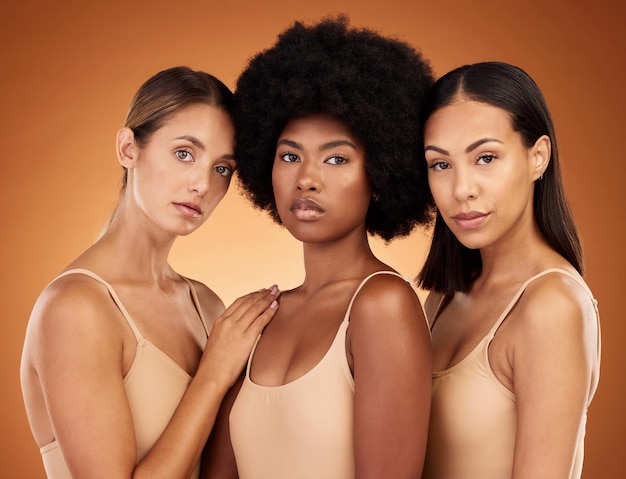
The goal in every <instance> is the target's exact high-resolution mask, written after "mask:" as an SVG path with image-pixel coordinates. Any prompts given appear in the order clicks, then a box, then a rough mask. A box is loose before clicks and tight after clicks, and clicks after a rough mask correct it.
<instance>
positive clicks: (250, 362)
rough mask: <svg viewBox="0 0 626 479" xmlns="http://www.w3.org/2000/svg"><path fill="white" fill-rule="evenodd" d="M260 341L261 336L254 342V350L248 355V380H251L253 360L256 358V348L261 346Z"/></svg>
mask: <svg viewBox="0 0 626 479" xmlns="http://www.w3.org/2000/svg"><path fill="white" fill-rule="evenodd" d="M259 339H261V335H260V334H259V335H258V336H257V338H256V341H255V342H254V346H252V350H251V351H250V354H249V355H248V364H247V365H246V379H248V380H249V379H250V368H251V367H252V358H253V357H254V352H255V351H256V347H257V346H258V344H259Z"/></svg>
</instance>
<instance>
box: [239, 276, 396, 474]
mask: <svg viewBox="0 0 626 479" xmlns="http://www.w3.org/2000/svg"><path fill="white" fill-rule="evenodd" d="M377 274H393V275H396V276H399V275H398V274H397V273H394V272H391V271H378V272H376V273H374V274H371V275H369V276H368V277H367V278H365V279H364V280H363V281H362V282H361V284H360V285H359V287H358V288H357V290H356V292H355V293H354V295H353V296H352V299H351V300H350V304H349V306H348V310H347V311H346V314H345V316H344V320H343V322H342V323H341V325H340V326H339V330H338V331H337V334H336V336H335V339H334V340H333V342H332V344H331V346H330V348H329V350H328V351H327V352H326V354H325V355H324V357H323V358H322V359H321V360H320V362H319V363H317V365H316V366H315V367H314V368H313V369H311V370H310V371H309V372H307V373H306V374H305V375H304V376H301V377H300V378H298V379H296V380H294V381H291V382H289V383H287V384H284V385H282V386H260V385H258V384H256V383H254V382H252V381H251V380H250V367H251V364H252V359H253V356H254V349H253V351H252V353H251V354H250V359H249V360H248V367H247V369H246V376H245V379H244V381H243V384H242V386H241V390H240V391H239V394H238V396H237V399H236V400H235V403H234V404H233V407H232V410H231V413H230V419H229V420H230V437H231V443H232V446H233V450H234V453H235V459H236V461H237V469H238V471H239V478H240V479H309V478H310V479H353V478H354V444H353V442H354V441H353V421H354V379H353V378H352V373H351V372H350V366H349V364H348V359H347V357H346V330H347V327H348V322H349V320H350V310H351V308H352V304H353V302H354V299H355V297H356V295H357V294H358V292H359V291H360V290H361V288H362V287H363V285H364V284H365V283H366V282H367V281H368V280H369V279H370V278H371V277H373V276H375V275H377ZM257 344H258V340H257ZM255 349H256V346H255Z"/></svg>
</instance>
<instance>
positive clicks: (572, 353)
mask: <svg viewBox="0 0 626 479" xmlns="http://www.w3.org/2000/svg"><path fill="white" fill-rule="evenodd" d="M424 144H425V151H426V160H427V162H428V166H429V184H430V188H431V191H432V194H433V197H434V199H435V203H436V204H437V207H438V209H439V211H440V213H441V215H442V217H443V219H444V221H445V222H446V224H447V225H448V227H449V228H450V229H451V231H452V232H453V233H454V235H455V236H456V237H457V238H458V239H459V241H460V242H461V243H462V244H463V245H465V246H466V247H469V248H477V249H479V250H480V254H481V258H482V263H483V269H482V272H481V274H480V276H479V277H478V278H477V279H476V280H475V281H474V282H473V283H472V285H471V287H470V289H469V291H467V292H465V293H456V294H455V295H454V296H453V297H452V299H451V300H450V302H449V303H448V304H447V305H446V306H445V308H444V309H443V310H442V311H441V312H440V314H438V316H437V318H436V323H435V325H434V328H433V330H432V340H433V364H434V370H435V371H441V370H444V369H448V368H450V367H451V366H453V365H455V364H458V363H459V362H460V361H461V360H462V359H463V358H465V357H466V356H467V355H468V354H469V352H471V351H472V350H473V349H474V348H475V346H476V345H477V344H478V342H479V341H480V340H481V339H482V338H483V337H484V336H485V335H486V334H487V332H488V331H489V329H490V328H491V326H492V325H493V324H494V322H495V321H496V319H497V318H498V316H499V315H500V313H501V312H502V311H503V309H504V308H505V306H506V304H507V303H508V302H509V301H510V300H511V298H512V297H513V295H514V294H515V292H516V291H517V289H518V288H519V287H520V286H521V284H522V283H523V282H524V281H525V280H526V279H528V278H530V277H531V276H533V275H535V274H537V273H539V272H541V271H543V270H545V269H548V268H562V269H565V270H567V271H570V272H572V273H573V274H575V275H576V274H577V273H576V271H575V269H574V268H573V267H572V266H571V265H570V264H569V263H568V262H567V261H566V260H565V259H564V258H563V257H561V256H560V255H559V254H557V253H556V252H555V251H554V250H553V249H552V248H551V247H550V246H549V245H548V244H547V242H546V241H545V239H544V238H543V236H542V235H541V233H540V232H539V229H538V227H537V224H536V222H535V219H534V215H533V191H534V190H533V186H534V182H535V181H538V180H539V178H540V176H541V174H542V172H543V171H544V170H545V168H546V167H547V165H548V162H549V160H550V140H549V139H548V137H547V136H542V137H540V138H539V139H538V140H537V142H536V143H535V144H534V145H532V146H531V147H530V148H526V147H525V146H524V145H523V144H522V139H521V137H520V135H519V134H518V133H517V132H515V131H514V130H513V128H512V126H511V120H510V117H509V115H508V113H507V112H506V111H504V110H502V109H500V108H497V107H494V106H491V105H487V104H483V103H478V102H475V101H470V100H467V99H465V98H463V97H461V98H458V99H457V100H456V101H454V102H453V103H452V104H451V105H449V106H446V107H443V108H441V109H439V110H437V111H435V112H434V113H433V114H432V115H431V116H430V118H429V119H428V121H427V123H426V128H425V133H424ZM464 215H465V216H464ZM440 300H441V298H440V296H439V295H436V294H431V295H430V296H429V298H428V300H427V302H426V311H427V315H428V317H429V319H430V320H431V322H432V320H433V319H434V318H433V315H434V311H435V309H436V307H437V305H438V304H439V302H440ZM597 334H598V329H597V319H596V314H595V311H594V308H593V304H592V302H591V301H590V300H589V296H588V295H587V294H586V292H585V291H584V290H583V289H582V288H581V286H580V285H578V284H577V283H576V282H575V281H574V280H572V279H571V278H568V277H565V276H563V275H559V274H548V275H546V276H544V277H542V278H540V279H538V280H536V281H535V282H533V283H531V285H530V286H529V287H528V288H527V289H526V291H525V292H524V294H523V295H522V297H521V299H520V300H519V303H518V304H517V305H516V306H515V307H514V309H513V310H512V312H511V313H510V314H509V316H508V317H507V319H506V320H505V322H504V323H503V324H502V326H501V327H500V329H499V330H498V332H497V333H496V336H495V338H494V340H493V342H492V343H491V345H490V347H489V362H490V365H491V368H492V370H493V372H494V374H495V376H496V377H497V379H498V380H499V381H500V382H501V383H502V384H503V385H504V386H505V387H506V388H507V389H508V390H510V391H512V392H513V393H514V395H515V400H516V407H517V434H516V438H515V454H514V465H513V473H512V477H513V478H515V479H525V478H534V479H538V478H546V479H548V478H550V479H554V478H569V477H570V474H571V470H572V465H573V459H574V452H575V447H576V440H577V435H578V432H579V430H580V428H581V427H582V426H583V425H582V424H581V421H582V418H583V414H584V411H585V408H586V406H587V405H588V403H589V401H590V400H591V396H592V391H594V390H595V386H596V385H597V381H598V377H597V374H596V373H595V372H594V371H597V370H598V369H597V366H598V364H597V363H598V350H597V345H598V336H597Z"/></svg>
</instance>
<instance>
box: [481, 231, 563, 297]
mask: <svg viewBox="0 0 626 479" xmlns="http://www.w3.org/2000/svg"><path fill="white" fill-rule="evenodd" d="M529 226H530V227H528V228H524V229H522V230H521V231H518V232H516V234H514V235H512V237H510V238H506V239H502V240H501V241H499V242H498V243H496V244H493V245H490V246H489V247H486V248H482V249H481V250H480V256H481V260H482V271H481V273H480V276H479V277H478V279H477V280H476V281H475V285H474V286H480V285H485V284H491V285H493V284H506V283H519V282H523V281H525V280H526V279H528V278H529V277H530V276H533V275H535V274H537V273H538V272H540V271H543V270H544V269H546V268H548V267H550V266H551V264H553V263H554V260H555V259H556V258H560V257H559V255H558V254H557V253H556V252H555V251H554V250H553V249H552V248H551V247H550V245H549V244H548V242H547V241H546V240H545V238H544V237H543V235H542V234H541V232H540V231H539V228H538V226H537V224H536V223H535V222H534V221H533V222H532V224H531V225H529ZM474 286H473V287H474Z"/></svg>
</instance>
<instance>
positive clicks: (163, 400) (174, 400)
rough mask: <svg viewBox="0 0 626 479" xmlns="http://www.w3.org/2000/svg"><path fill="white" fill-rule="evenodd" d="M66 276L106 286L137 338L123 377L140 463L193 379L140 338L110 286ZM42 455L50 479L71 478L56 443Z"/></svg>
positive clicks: (80, 271)
mask: <svg viewBox="0 0 626 479" xmlns="http://www.w3.org/2000/svg"><path fill="white" fill-rule="evenodd" d="M68 274H84V275H87V276H89V277H91V278H93V279H95V280H96V281H99V282H100V283H102V284H103V285H104V286H106V288H107V289H108V290H109V294H110V295H111V298H112V299H113V301H114V302H115V304H116V305H117V307H118V308H119V310H120V311H121V313H122V315H123V316H124V318H125V319H126V321H127V322H128V325H129V326H130V328H131V329H132V331H133V333H134V335H135V337H136V338H137V351H136V353H135V358H134V360H133V363H132V365H131V367H130V369H129V370H128V373H127V374H126V376H125V377H124V387H125V389H126V395H127V397H128V404H129V405H130V409H131V413H132V417H133V423H134V426H135V437H136V441H137V461H140V460H141V459H142V458H143V457H144V456H145V455H146V453H147V452H148V451H149V450H150V449H151V448H152V446H153V445H154V444H155V443H156V441H157V440H158V439H159V437H160V435H161V433H162V432H163V430H164V429H165V427H166V426H167V424H168V423H169V421H170V419H171V418H172V416H173V415H174V411H175V410H176V408H177V407H178V404H179V403H180V401H181V399H182V397H183V395H184V394H185V391H186V390H187V387H188V386H189V383H190V382H191V380H192V377H191V376H189V374H187V372H186V371H184V370H183V369H182V368H181V367H180V366H179V365H178V364H177V363H176V362H174V360H172V359H171V358H170V357H169V356H167V355H166V354H165V353H163V352H162V351H161V350H160V349H158V348H157V347H156V346H155V345H154V344H152V343H151V342H150V341H148V340H147V339H145V338H144V337H143V336H142V335H141V333H140V332H139V329H138V328H137V326H136V325H135V323H134V321H133V320H132V318H131V317H130V315H129V314H128V312H127V311H126V308H124V305H123V304H122V302H121V301H120V299H119V297H118V296H117V294H116V293H115V291H114V290H113V288H112V287H111V285H110V284H109V283H107V282H106V281H104V280H103V279H102V278H100V277H99V276H97V275H96V274H94V273H92V272H91V271H88V270H85V269H73V270H68V271H65V272H64V273H62V274H61V275H59V276H58V278H60V277H62V276H66V275H68ZM58 278H57V279H58ZM183 279H184V280H185V281H186V282H187V283H188V284H189V289H190V291H191V298H192V300H193V303H194V306H195V308H196V310H197V311H198V315H199V316H200V320H201V321H202V325H203V326H204V330H205V331H208V329H207V325H206V321H205V320H204V316H203V315H202V309H201V308H200V302H199V301H198V297H197V295H196V291H195V289H194V287H193V284H192V283H191V282H190V281H189V280H188V279H186V278H183ZM207 334H208V332H207ZM103 454H106V451H103ZM41 455H42V459H43V463H44V468H45V470H46V475H47V476H48V478H49V479H71V478H72V476H71V474H70V471H69V470H68V468H67V465H66V464H65V460H64V459H63V455H62V452H61V449H60V448H59V444H58V443H57V442H56V441H53V442H51V443H50V444H47V445H45V446H43V447H42V448H41ZM199 475H200V463H198V464H197V465H196V468H195V470H194V473H193V475H192V476H191V478H192V479H197V478H198V477H199Z"/></svg>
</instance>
